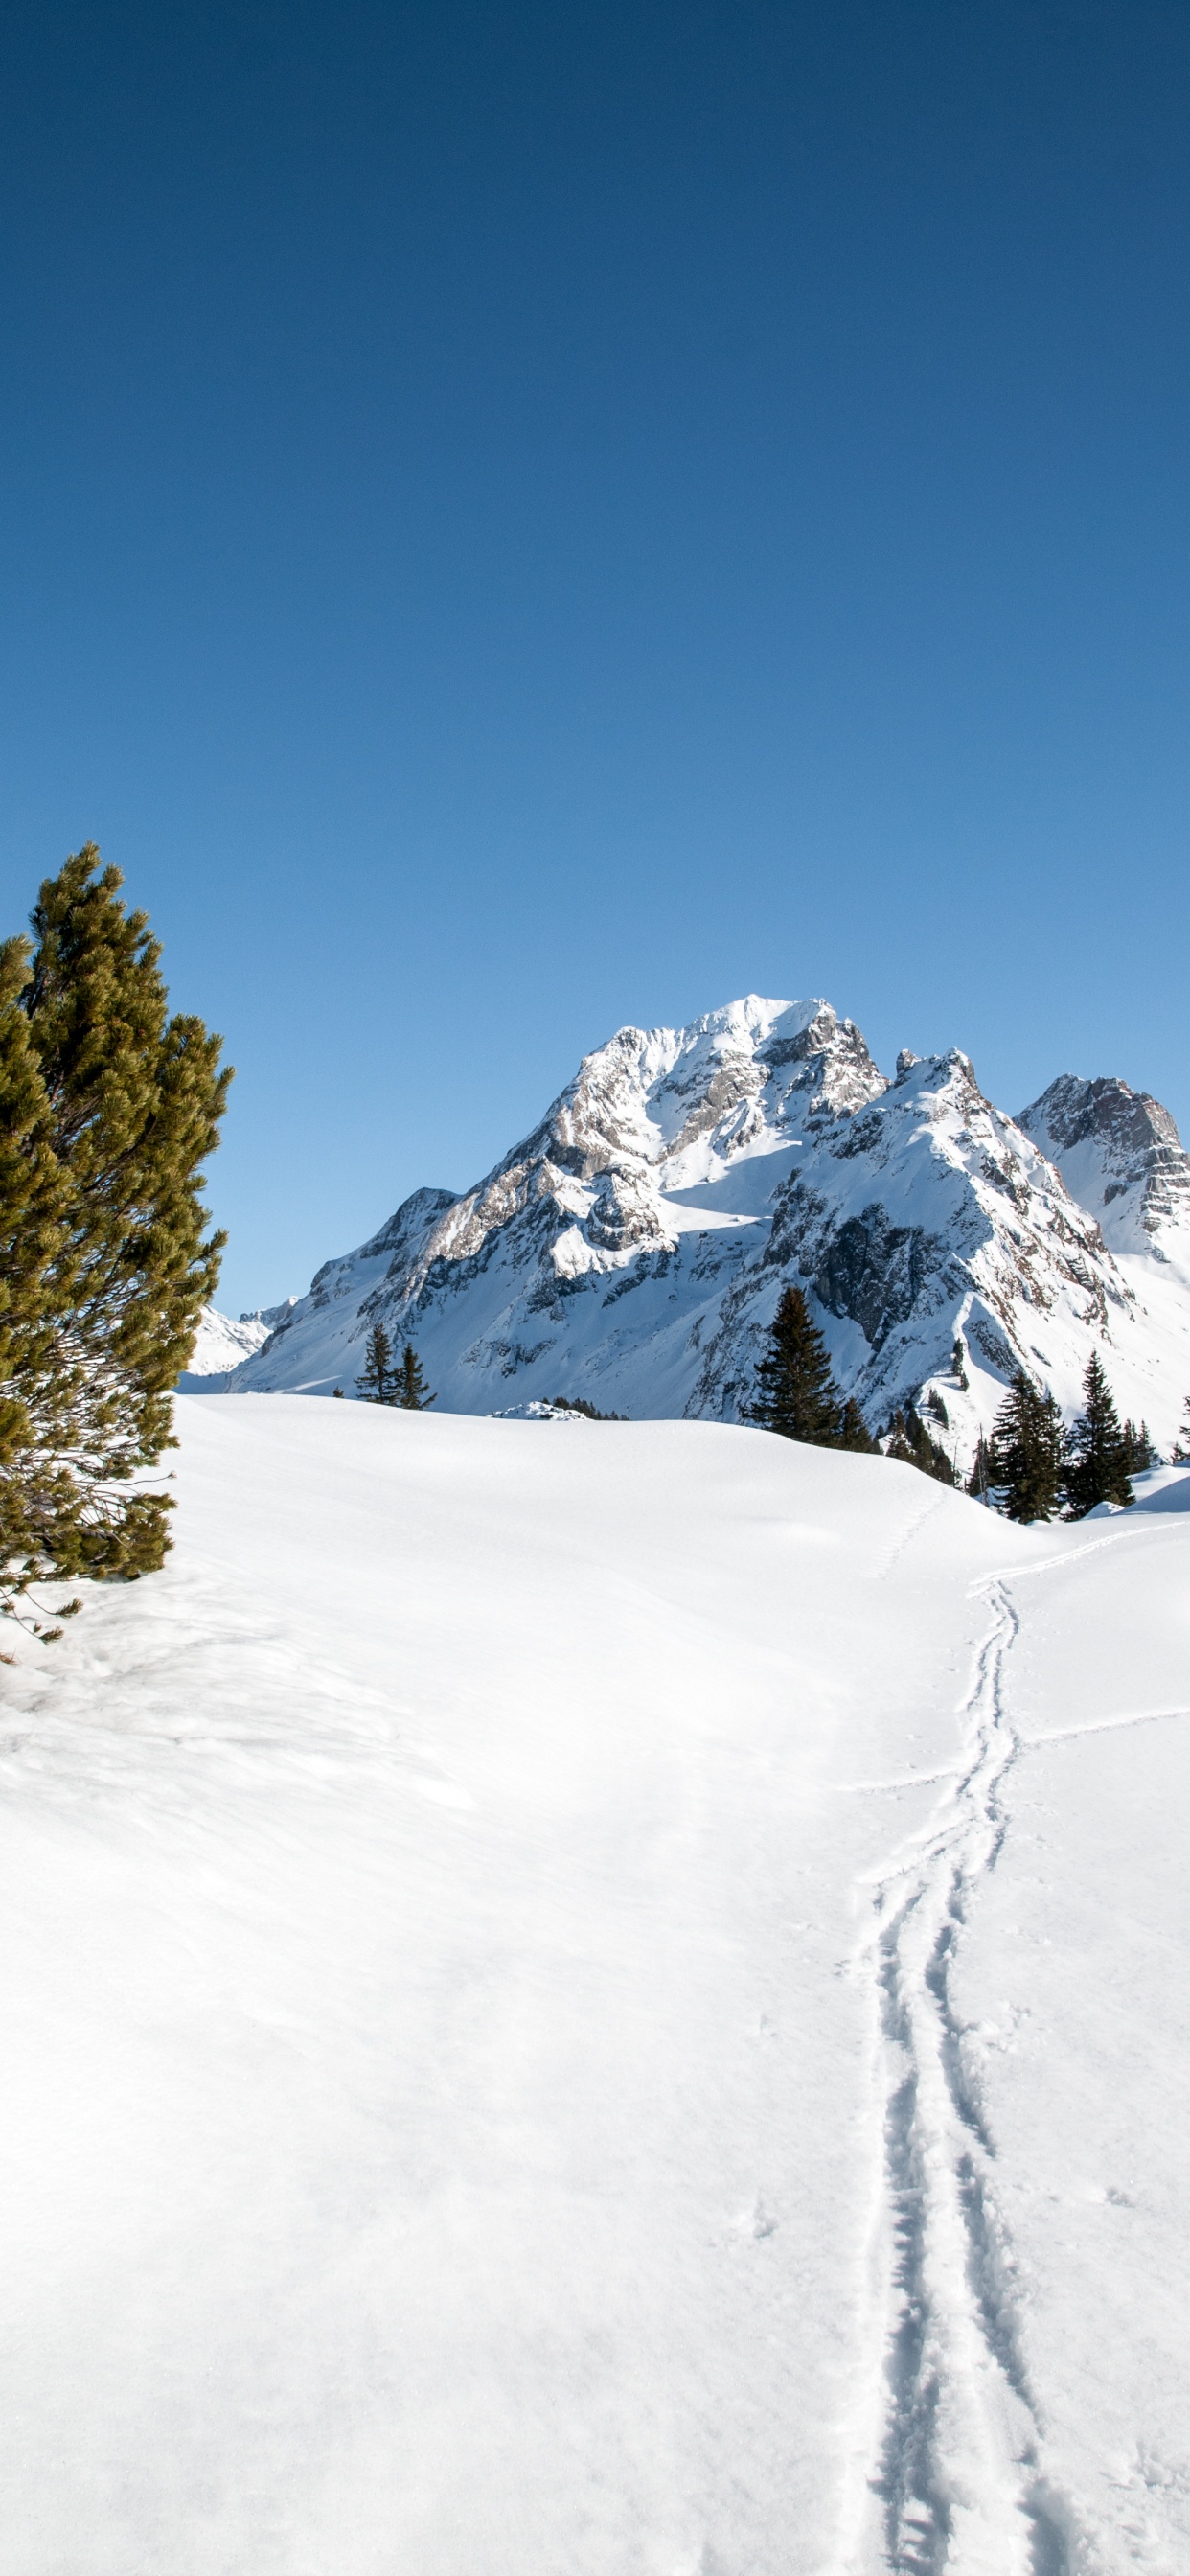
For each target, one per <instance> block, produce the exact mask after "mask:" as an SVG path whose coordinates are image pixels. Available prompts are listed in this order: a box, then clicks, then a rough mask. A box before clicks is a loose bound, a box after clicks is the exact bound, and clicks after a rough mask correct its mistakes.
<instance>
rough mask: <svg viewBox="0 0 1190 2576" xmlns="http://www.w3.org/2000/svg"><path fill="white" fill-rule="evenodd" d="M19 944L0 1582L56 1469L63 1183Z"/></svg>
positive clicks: (10, 1113) (5, 1115) (3, 1326)
mask: <svg viewBox="0 0 1190 2576" xmlns="http://www.w3.org/2000/svg"><path fill="white" fill-rule="evenodd" d="M29 955H30V951H29V943H28V941H27V940H24V939H7V940H5V941H4V943H3V945H2V946H0V1582H2V1583H3V1585H4V1588H5V1589H7V1588H8V1585H9V1584H10V1583H11V1582H12V1581H13V1580H14V1579H15V1580H17V1581H19V1579H20V1577H21V1574H22V1573H23V1572H27V1571H29V1570H30V1568H31V1565H32V1563H33V1557H34V1550H35V1542H36V1534H37V1531H38V1529H39V1527H41V1526H42V1524H43V1523H44V1521H45V1519H46V1516H47V1513H49V1512H50V1511H51V1510H52V1504H53V1495H54V1490H55V1486H56V1484H57V1482H58V1479H59V1478H60V1477H61V1476H62V1475H63V1470H62V1469H61V1468H60V1467H58V1466H57V1464H56V1462H55V1456H54V1446H53V1432H54V1430H55V1427H56V1426H57V1423H58V1417H59V1414H60V1409H61V1387H60V1384H59V1380H58V1373H57V1371H56V1368H55V1348H56V1345H55V1332H54V1312H53V1299H54V1267H55V1263H56V1261H57V1259H58V1257H59V1256H60V1254H61V1250H62V1246H63V1242H64V1239H65V1190H64V1188H63V1183H62V1176H61V1173H60V1171H59V1169H58V1164H57V1161H56V1159H55V1156H54V1151H53V1147H52V1145H51V1143H50V1113H49V1102H48V1101H47V1099H46V1095H45V1085H44V1083H43V1081H42V1079H41V1072H40V1068H39V1066H38V1062H37V1058H36V1055H35V1054H34V1051H33V1046H32V1042H31V1039H30V1036H29V1021H28V1016H27V1013H26V1011H25V1008H24V1002H23V994H24V989H25V986H26V984H27V983H28V980H29Z"/></svg>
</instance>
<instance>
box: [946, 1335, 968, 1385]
mask: <svg viewBox="0 0 1190 2576" xmlns="http://www.w3.org/2000/svg"><path fill="white" fill-rule="evenodd" d="M950 1373H951V1376H952V1377H954V1378H957V1380H958V1383H959V1385H960V1386H961V1388H962V1390H963V1393H964V1395H965V1394H966V1392H967V1387H968V1383H969V1381H968V1377H967V1345H966V1343H965V1341H964V1340H963V1336H962V1334H961V1333H956V1334H955V1337H954V1349H953V1351H952V1352H951V1355H950Z"/></svg>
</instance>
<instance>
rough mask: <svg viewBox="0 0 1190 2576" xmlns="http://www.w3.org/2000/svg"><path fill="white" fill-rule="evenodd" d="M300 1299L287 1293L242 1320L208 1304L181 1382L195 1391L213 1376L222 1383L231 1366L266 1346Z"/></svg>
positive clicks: (233, 1367)
mask: <svg viewBox="0 0 1190 2576" xmlns="http://www.w3.org/2000/svg"><path fill="white" fill-rule="evenodd" d="M297 1302H298V1301H297V1298H296V1297H287V1298H286V1299H285V1300H284V1303H283V1304H282V1305H280V1306H257V1307H255V1308H254V1309H253V1311H252V1313H251V1314H248V1315H241V1317H240V1320H239V1322H238V1324H235V1323H233V1322H232V1319H231V1317H230V1315H221V1314H220V1313H219V1310H218V1308H217V1307H216V1306H204V1307H203V1310H202V1313H201V1315H200V1317H199V1324H198V1331H197V1333H196V1334H195V1337H194V1347H193V1350H192V1351H191V1353H190V1366H189V1368H188V1369H187V1370H186V1371H185V1374H184V1375H183V1376H182V1377H180V1378H179V1380H178V1384H179V1386H181V1387H182V1388H184V1389H185V1390H186V1391H187V1392H188V1393H190V1394H195V1393H197V1392H199V1391H201V1390H204V1389H207V1383H208V1380H210V1379H212V1378H214V1379H217V1380H218V1381H219V1383H220V1384H222V1382H223V1381H224V1380H225V1379H226V1377H227V1375H228V1373H229V1371H230V1370H232V1369H235V1368H238V1367H239V1366H240V1363H241V1361H243V1360H246V1359H250V1358H251V1356H252V1353H253V1352H254V1351H259V1350H262V1349H263V1347H264V1344H265V1343H266V1342H267V1341H268V1339H269V1337H270V1335H271V1334H272V1333H274V1332H275V1331H276V1329H277V1326H278V1325H279V1324H283V1323H285V1322H287V1321H288V1318H289V1316H290V1315H291V1314H292V1312H293V1309H294V1307H295V1306H296V1304H297Z"/></svg>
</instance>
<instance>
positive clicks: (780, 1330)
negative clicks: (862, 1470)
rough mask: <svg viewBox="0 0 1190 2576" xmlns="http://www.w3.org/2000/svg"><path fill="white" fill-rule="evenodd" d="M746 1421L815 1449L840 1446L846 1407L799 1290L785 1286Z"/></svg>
mask: <svg viewBox="0 0 1190 2576" xmlns="http://www.w3.org/2000/svg"><path fill="white" fill-rule="evenodd" d="M743 1418H744V1420H745V1421H746V1422H754V1423H756V1424H758V1425H759V1427H760V1428H761V1429H762V1430H764V1431H777V1432H779V1433H780V1434H781V1436H782V1438H783V1439H785V1440H804V1441H807V1442H809V1444H810V1445H811V1446H812V1447H813V1448H816V1449H837V1448H839V1447H840V1445H841V1439H842V1430H843V1406H842V1403H841V1401H840V1397H839V1390H838V1388H837V1386H836V1385H835V1381H834V1379H833V1377H832V1375H831V1365H830V1360H829V1358H828V1357H827V1349H826V1344H825V1342H824V1340H823V1338H822V1335H821V1333H820V1332H819V1330H818V1326H817V1324H816V1323H815V1322H814V1320H813V1318H812V1316H811V1314H810V1310H809V1307H808V1306H807V1304H806V1300H805V1297H804V1295H803V1293H802V1290H801V1289H800V1288H794V1287H789V1288H785V1289H784V1290H783V1291H782V1294H781V1300H780V1303H779V1305H778V1307H777V1312H776V1314H775V1316H774V1317H773V1321H772V1323H771V1325H770V1326H769V1337H768V1348H767V1350H766V1352H765V1355H764V1358H763V1359H762V1360H761V1362H760V1366H759V1368H758V1369H757V1372H756V1393H755V1395H754V1397H753V1400H752V1403H751V1405H750V1406H748V1407H747V1408H746V1409H745V1411H744V1416H743Z"/></svg>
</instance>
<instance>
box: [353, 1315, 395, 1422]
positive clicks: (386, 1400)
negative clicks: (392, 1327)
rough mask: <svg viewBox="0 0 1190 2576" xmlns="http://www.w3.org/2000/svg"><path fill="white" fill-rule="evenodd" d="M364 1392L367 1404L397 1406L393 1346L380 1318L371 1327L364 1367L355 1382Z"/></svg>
mask: <svg viewBox="0 0 1190 2576" xmlns="http://www.w3.org/2000/svg"><path fill="white" fill-rule="evenodd" d="M355 1383H356V1385H357V1386H358V1387H359V1388H360V1389H361V1390H362V1393H363V1398H364V1402H365V1404H396V1403H397V1402H398V1401H399V1399H398V1396H397V1390H396V1370H395V1369H394V1367H393V1346H392V1342H391V1340H390V1338H389V1335H388V1333H387V1332H386V1330H385V1327H384V1325H383V1324H382V1323H381V1321H380V1318H379V1316H377V1319H376V1322H375V1323H374V1324H373V1325H372V1326H371V1328H370V1330H369V1333H368V1338H367V1341H366V1342H365V1344H364V1365H363V1368H362V1369H361V1371H360V1374H359V1376H358V1377H357V1379H356V1381H355Z"/></svg>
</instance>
